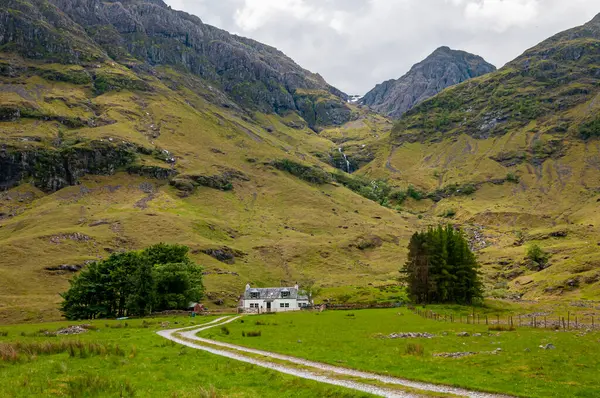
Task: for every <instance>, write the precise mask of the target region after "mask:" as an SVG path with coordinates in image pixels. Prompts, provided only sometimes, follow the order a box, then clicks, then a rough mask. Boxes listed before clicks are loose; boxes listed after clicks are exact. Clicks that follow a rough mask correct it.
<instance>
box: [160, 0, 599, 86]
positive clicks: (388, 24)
mask: <svg viewBox="0 0 600 398" xmlns="http://www.w3.org/2000/svg"><path fill="white" fill-rule="evenodd" d="M166 2H167V3H168V4H169V5H171V6H172V7H173V8H175V9H179V10H184V11H187V12H189V13H192V14H196V15H198V16H199V17H200V18H201V19H202V20H203V21H204V22H205V23H208V24H210V25H214V26H217V27H220V28H222V29H225V30H228V31H230V32H232V33H236V34H239V35H242V36H246V37H251V38H253V39H256V40H258V41H260V42H263V43H266V44H270V45H272V46H275V47H277V48H278V49H280V50H282V51H283V52H284V53H286V54H287V55H289V56H290V57H292V58H293V59H294V60H295V61H296V62H297V63H298V64H300V65H301V66H303V67H304V68H306V69H309V70H311V71H313V72H318V73H320V74H321V75H322V76H323V77H325V79H326V80H327V81H328V82H329V83H330V84H333V85H334V86H336V87H338V88H339V89H341V90H343V91H345V92H347V93H348V94H364V93H366V92H367V91H368V90H370V89H371V88H372V87H373V86H374V85H375V84H376V83H380V82H382V81H384V80H387V79H390V78H398V77H400V76H402V75H403V74H404V73H406V72H407V71H408V70H409V69H410V67H411V66H412V65H413V64H414V63H416V62H419V61H420V60H422V59H423V58H425V57H426V56H427V55H429V54H430V53H431V52H432V51H433V50H435V49H436V48H437V47H439V46H443V45H445V46H449V47H451V48H454V49H460V50H465V51H469V52H472V53H475V54H478V55H481V56H483V57H484V58H485V59H486V60H487V61H488V62H491V63H493V64H494V65H496V66H498V67H500V66H502V65H504V64H505V63H506V62H508V61H510V60H512V59H513V58H515V57H517V56H518V55H520V54H521V53H522V52H523V51H525V50H526V49H527V48H529V47H532V46H534V45H535V44H537V43H538V42H540V41H542V40H544V39H546V38H547V37H549V36H552V35H553V34H555V33H558V32H560V31H563V30H565V29H569V28H571V27H574V26H578V25H582V24H583V23H585V22H587V21H589V20H590V19H592V18H593V17H594V15H596V14H597V13H600V2H599V1H598V0H166Z"/></svg>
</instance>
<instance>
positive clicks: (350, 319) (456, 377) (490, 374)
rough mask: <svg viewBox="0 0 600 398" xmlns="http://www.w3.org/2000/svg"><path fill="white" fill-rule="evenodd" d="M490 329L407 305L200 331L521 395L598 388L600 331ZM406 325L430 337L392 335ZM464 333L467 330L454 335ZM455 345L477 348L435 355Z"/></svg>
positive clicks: (589, 393)
mask: <svg viewBox="0 0 600 398" xmlns="http://www.w3.org/2000/svg"><path fill="white" fill-rule="evenodd" d="M488 328H489V326H486V325H472V324H470V325H467V324H458V323H446V322H439V321H434V320H429V319H424V318H422V317H420V316H418V315H415V314H414V313H412V312H411V311H409V310H408V309H405V308H404V309H382V310H360V311H325V312H322V313H318V312H302V313H288V314H283V313H282V314H276V315H260V316H249V317H244V318H242V319H240V320H237V321H235V322H233V323H231V324H229V325H227V328H226V330H225V329H222V330H219V329H212V330H207V331H204V332H201V333H200V334H199V336H201V337H205V338H212V339H215V340H219V341H224V342H228V343H233V344H239V345H243V346H248V347H253V348H259V349H263V350H267V351H272V352H278V353H282V354H289V355H293V356H298V357H302V358H307V359H310V360H315V361H320V362H324V363H329V364H333V365H337V366H344V367H348V368H354V369H360V370H366V371H372V372H376V373H380V374H386V375H394V376H400V377H404V378H408V379H413V380H420V381H428V382H433V383H439V384H447V385H453V386H459V387H464V388H470V389H475V390H481V391H489V392H498V393H506V394H511V395H515V396H520V397H565V396H569V397H597V396H599V395H600V386H599V385H598V383H597V375H598V371H599V370H600V356H599V354H600V332H598V331H586V330H577V331H574V330H571V331H566V332H565V331H553V330H549V329H546V330H544V329H532V328H517V329H516V330H514V331H495V330H489V329H488ZM258 332H260V333H258ZM408 332H418V333H430V334H433V335H434V337H432V338H396V339H391V338H389V335H390V334H392V333H408ZM462 332H467V333H468V334H469V336H468V337H461V336H458V335H457V334H459V333H462ZM478 334H480V335H478ZM548 345H551V346H548ZM542 347H543V348H542ZM546 347H550V348H548V349H545V348H546ZM552 347H554V348H552ZM459 352H460V353H465V352H468V353H476V354H474V355H467V356H463V357H460V358H455V357H444V356H437V355H436V354H447V353H459Z"/></svg>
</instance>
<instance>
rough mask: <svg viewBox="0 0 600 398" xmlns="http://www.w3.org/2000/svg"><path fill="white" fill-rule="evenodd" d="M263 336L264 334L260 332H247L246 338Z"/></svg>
mask: <svg viewBox="0 0 600 398" xmlns="http://www.w3.org/2000/svg"><path fill="white" fill-rule="evenodd" d="M260 336H262V332H261V331H260V330H255V331H250V332H246V337H260Z"/></svg>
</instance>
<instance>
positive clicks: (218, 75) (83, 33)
mask: <svg viewBox="0 0 600 398" xmlns="http://www.w3.org/2000/svg"><path fill="white" fill-rule="evenodd" d="M0 21H1V22H2V23H1V24H0V45H3V46H4V51H7V52H16V53H18V54H21V55H22V56H25V57H28V58H33V59H43V60H45V61H46V62H49V61H52V62H58V63H64V64H79V65H87V66H90V65H93V64H97V63H99V62H118V63H120V64H122V65H125V66H127V67H128V68H137V69H138V70H142V71H143V70H146V71H147V72H148V73H153V72H152V67H154V66H170V67H174V68H181V69H183V70H185V71H188V72H191V73H193V74H195V75H197V76H199V77H201V78H202V79H204V80H205V81H207V82H208V83H210V84H215V85H217V87H218V88H219V89H221V90H222V91H224V92H225V93H227V94H228V95H229V96H230V97H231V98H232V99H233V100H234V101H236V102H237V103H239V104H240V105H242V106H243V107H245V108H250V109H257V110H259V111H262V112H276V113H285V112H287V111H297V112H299V113H300V114H301V115H302V116H303V117H305V118H306V119H307V120H308V121H309V124H310V126H311V127H313V128H317V127H318V126H319V125H339V124H343V123H344V122H346V121H348V120H350V118H351V112H350V110H349V108H348V107H347V106H346V105H345V101H346V100H347V96H346V94H344V93H342V92H341V91H340V90H338V89H336V88H334V87H332V86H330V85H329V84H327V82H325V80H324V79H323V78H322V77H321V76H319V75H318V74H314V73H311V72H308V71H307V70H305V69H303V68H301V67H300V66H298V65H297V64H296V63H295V62H294V61H292V60H291V59H290V58H288V57H287V56H285V54H283V53H282V52H281V51H278V50H277V49H275V48H273V47H270V46H267V45H264V44H262V43H259V42H256V41H254V40H251V39H246V38H243V37H239V36H235V35H232V34H229V33H228V32H225V31H223V30H221V29H218V28H215V27H212V26H210V25H206V24H204V23H203V22H202V21H201V20H200V18H198V17H196V16H193V15H189V14H187V13H185V12H181V11H175V10H172V9H171V7H169V6H167V5H166V4H165V3H164V2H162V1H161V0H150V1H145V0H126V1H119V2H117V1H100V0H32V1H29V2H22V1H18V0H8V1H7V2H5V5H3V7H1V8H0ZM93 75H94V74H93V72H92V77H94V76H93Z"/></svg>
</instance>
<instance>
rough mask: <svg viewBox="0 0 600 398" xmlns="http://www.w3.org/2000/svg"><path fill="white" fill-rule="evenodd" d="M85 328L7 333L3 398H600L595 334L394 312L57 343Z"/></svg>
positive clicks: (147, 325) (221, 322)
mask: <svg viewBox="0 0 600 398" xmlns="http://www.w3.org/2000/svg"><path fill="white" fill-rule="evenodd" d="M432 309H434V310H435V311H437V312H441V311H448V312H451V311H452V312H454V313H459V312H460V311H462V312H464V311H467V310H470V309H465V308H459V307H448V306H446V307H440V306H437V307H432ZM81 324H82V322H78V323H76V322H57V323H45V324H38V325H10V326H2V327H0V396H2V397H52V396H68V397H91V396H98V397H112V396H129V397H134V396H138V397H250V396H257V395H258V396H262V397H314V396H319V397H356V396H364V397H368V396H399V397H414V396H417V397H418V396H436V397H448V396H472V397H499V396H506V395H504V394H507V395H510V396H515V397H565V396H569V397H597V396H600V387H599V386H598V383H597V375H598V371H599V370H600V355H599V354H600V331H598V330H587V329H578V330H570V331H554V330H550V329H533V328H529V327H522V328H521V327H517V329H516V330H514V331H497V330H491V329H493V327H489V326H486V325H484V324H481V325H478V324H476V325H473V324H460V323H449V322H439V321H434V320H431V319H425V318H422V317H420V316H418V315H416V314H414V313H413V312H411V311H410V310H409V309H407V308H394V309H380V310H358V311H324V312H308V311H306V312H304V311H303V312H297V313H280V314H274V315H273V314H269V315H248V316H236V315H229V316H221V317H214V316H207V317H197V318H189V317H170V318H148V319H139V320H123V321H115V320H110V321H109V320H93V321H87V322H86V324H87V325H86V326H85V329H86V330H87V331H86V332H84V333H81V334H77V335H62V334H56V333H55V332H56V331H58V330H60V329H62V328H65V327H66V326H69V325H71V326H72V325H81ZM161 336H162V337H161ZM164 337H167V339H169V340H167V339H165V338H164ZM177 343H179V344H177ZM215 354H216V355H215ZM298 376H299V377H298ZM478 391H481V392H478Z"/></svg>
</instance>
